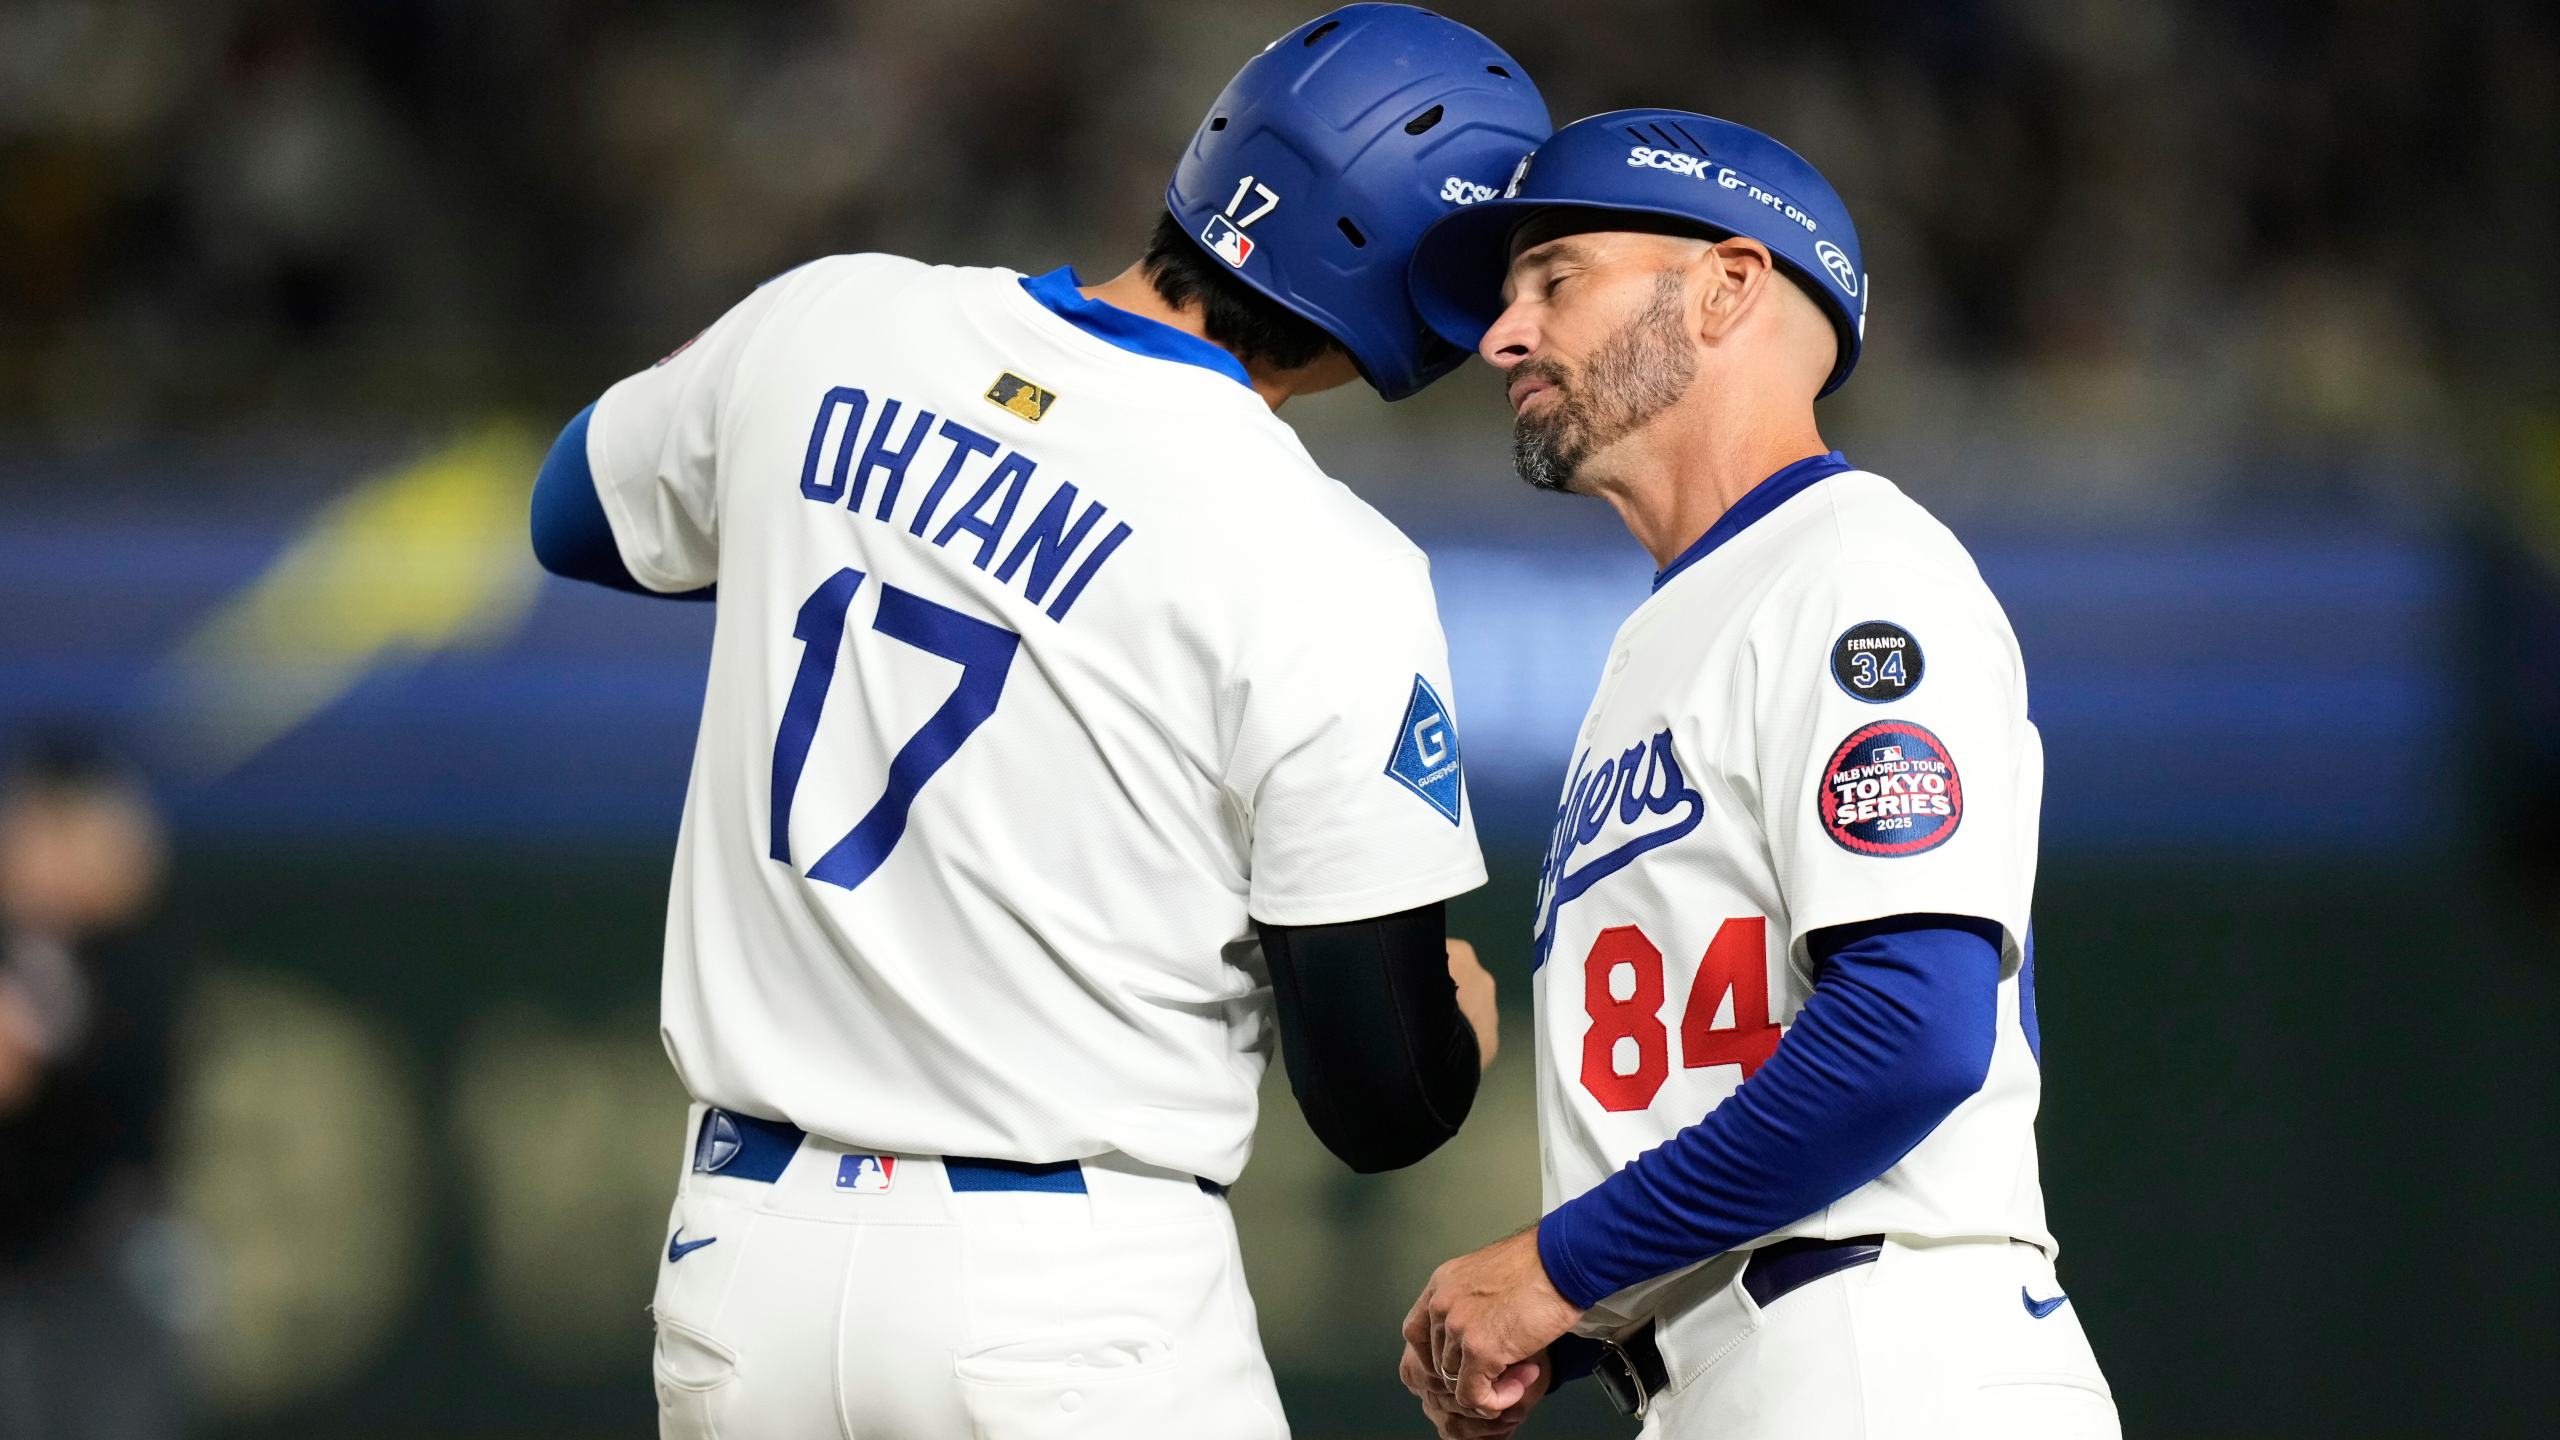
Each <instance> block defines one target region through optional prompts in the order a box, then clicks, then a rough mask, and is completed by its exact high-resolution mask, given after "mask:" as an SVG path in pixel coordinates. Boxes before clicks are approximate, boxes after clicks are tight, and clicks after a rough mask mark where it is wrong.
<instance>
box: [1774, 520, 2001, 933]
mask: <svg viewBox="0 0 2560 1440" xmlns="http://www.w3.org/2000/svg"><path fill="white" fill-rule="evenodd" d="M1948 549H1949V550H1950V551H1951V552H1952V551H1953V547H1952V545H1950V546H1949V547H1948ZM1939 558H1940V557H1939V556H1937V555H1934V554H1933V555H1931V556H1930V557H1929V559H1930V560H1932V561H1936V560H1938V559H1939ZM1947 558H1949V559H1952V560H1953V561H1954V563H1955V564H1956V565H1959V566H1961V567H1962V568H1961V570H1956V569H1953V568H1951V567H1950V566H1948V565H1944V564H1932V565H1930V566H1929V567H1928V568H1925V569H1924V568H1922V567H1920V566H1918V565H1910V566H1906V565H1902V564H1897V563H1893V562H1890V561H1879V560H1875V559H1872V558H1867V557H1858V558H1856V559H1855V560H1854V561H1853V562H1852V563H1848V564H1834V565H1830V566H1826V567H1824V568H1823V570H1822V572H1821V573H1820V574H1819V575H1818V576H1817V577H1816V578H1814V579H1813V580H1812V581H1811V582H1810V583H1809V584H1806V585H1802V586H1781V587H1779V589H1778V590H1777V591H1776V592H1775V593H1774V594H1773V595H1772V596H1771V597H1770V601H1769V603H1767V604H1766V605H1764V606H1763V608H1762V610H1761V612H1760V615H1759V617H1758V619H1757V621H1756V622H1755V624H1754V625H1753V627H1752V635H1751V638H1750V640H1749V642H1748V644H1747V647H1746V651H1745V654H1746V669H1745V674H1746V676H1747V684H1748V685H1749V686H1750V690H1751V693H1750V695H1749V697H1748V700H1747V704H1748V706H1749V710H1748V713H1749V714H1750V715H1751V717H1752V721H1753V725H1754V728H1755V732H1756V736H1757V742H1758V743H1757V745H1756V747H1755V748H1756V759H1757V762H1758V775H1757V777H1756V779H1757V789H1758V792H1759V797H1760V803H1761V807H1762V811H1763V814H1762V820H1763V822H1764V824H1765V827H1766V833H1767V836H1768V843H1769V847H1770V852H1771V858H1772V859H1773V861H1774V862H1775V866H1776V870H1777V878H1778V884H1779V888H1780V892H1781V893H1782V895H1783V896H1784V899H1785V909H1786V914H1787V917H1788V922H1789V926H1790V932H1791V933H1790V934H1789V935H1788V937H1787V938H1788V940H1789V942H1790V943H1791V945H1793V946H1794V947H1796V948H1797V950H1798V952H1799V953H1801V947H1802V946H1803V943H1804V937H1805V936H1806V935H1807V934H1808V933H1810V932H1812V931H1815V930H1819V929H1823V928H1825V927H1828V926H1833V925H1846V924H1853V923H1855V922H1858V921H1861V920H1874V919H1881V918H1883V917H1886V916H1890V915H1909V914H1943V915H1970V916H1977V917H1980V918H1982V919H1986V920H1991V921H1995V922H1997V923H1999V924H2000V925H2001V926H2003V927H2005V928H2006V929H2007V930H2008V932H2009V939H2008V944H2009V947H2010V948H2011V949H2012V951H2013V952H2014V951H2015V950H2016V949H2017V948H2018V947H2019V946H2021V945H2022V943H2023V941H2024V937H2025V934H2026V929H2027V908H2028V903H2029V896H2030V895H2031V894H2032V892H2033V887H2034V880H2035V843H2036V814H2035V808H2036V805H2037V803H2038V799H2039V797H2040V796H2041V794H2042V789H2043V752H2042V749H2041V746H2040V743H2039V741H2038V740H2037V737H2036V734H2035V729H2034V726H2033V725H2032V724H2031V723H2030V722H2029V721H2028V718H2027V702H2026V671H2025V666H2024V664H2023V662H2022V661H2021V659H2020V657H2019V654H2018V645H2017V640H2016V638H2015V637H2014V636H2013V635H2012V634H2011V632H2010V629H2009V624H2008V621H2007V619H2006V617H2004V616H2003V615H2002V614H2001V611H2000V607H1999V603H1998V602H1997V601H1996V600H1995V599H1993V597H1992V595H1991V592H1990V590H1989V589H1988V587H1986V586H1984V585H1983V583H1982V581H1981V579H1980V577H1979V576H1978V575H1976V574H1975V573H1974V572H1973V570H1972V567H1971V566H1970V564H1967V563H1965V562H1964V561H1963V559H1962V556H1961V553H1960V552H1954V553H1952V554H1951V555H1949V556H1948V557H1947Z"/></svg>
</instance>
